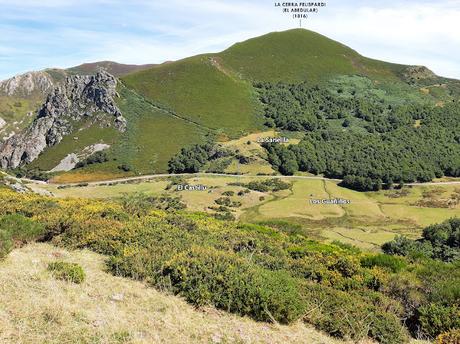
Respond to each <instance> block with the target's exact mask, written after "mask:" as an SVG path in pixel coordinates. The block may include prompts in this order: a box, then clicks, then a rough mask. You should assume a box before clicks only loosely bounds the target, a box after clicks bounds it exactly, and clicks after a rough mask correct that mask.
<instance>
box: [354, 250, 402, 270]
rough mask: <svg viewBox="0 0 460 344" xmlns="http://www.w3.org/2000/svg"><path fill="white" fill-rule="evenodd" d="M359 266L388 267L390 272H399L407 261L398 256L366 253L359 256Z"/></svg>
mask: <svg viewBox="0 0 460 344" xmlns="http://www.w3.org/2000/svg"><path fill="white" fill-rule="evenodd" d="M361 266H363V267H365V268H372V267H374V266H379V267H382V268H385V269H388V270H390V271H391V272H399V271H401V270H403V269H404V268H405V267H406V266H407V263H406V262H405V261H404V259H403V258H400V257H395V256H389V255H387V254H377V255H367V256H364V257H363V258H361Z"/></svg>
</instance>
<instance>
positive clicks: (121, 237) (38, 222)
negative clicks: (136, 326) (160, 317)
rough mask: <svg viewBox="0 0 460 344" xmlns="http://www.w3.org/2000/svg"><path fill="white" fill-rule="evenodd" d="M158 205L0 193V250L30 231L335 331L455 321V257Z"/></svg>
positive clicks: (212, 300) (398, 330)
mask: <svg viewBox="0 0 460 344" xmlns="http://www.w3.org/2000/svg"><path fill="white" fill-rule="evenodd" d="M165 202H167V200H165V199H163V200H160V202H159V201H158V200H157V199H152V198H147V197H144V196H142V195H138V196H136V197H130V198H128V199H126V198H125V199H123V200H121V201H117V202H115V201H113V202H108V201H104V202H103V201H88V200H79V199H67V200H58V199H52V198H45V197H42V196H38V195H30V194H26V195H19V194H16V193H13V192H10V191H6V190H5V191H1V198H0V209H1V210H0V214H1V231H0V233H1V247H2V248H4V249H3V251H2V254H3V255H5V254H6V253H7V252H8V251H9V250H10V249H11V248H12V247H13V246H14V245H21V244H22V243H25V242H28V241H30V240H41V241H49V240H50V241H52V242H53V243H55V244H57V245H62V246H65V247H67V248H89V249H92V250H94V251H95V252H98V253H102V254H104V255H106V256H107V257H108V258H107V267H108V269H109V271H111V272H112V273H113V274H115V275H120V276H125V277H131V278H134V279H139V280H144V281H147V282H148V283H149V284H150V285H152V286H153V287H155V288H158V289H161V290H167V291H171V292H173V293H175V294H178V295H181V296H183V297H184V298H185V299H186V300H187V301H188V302H190V303H192V304H194V305H209V304H210V305H214V306H215V307H217V308H220V309H223V310H226V311H228V312H232V313H235V314H239V315H246V316H249V317H251V318H253V319H256V320H259V321H267V322H272V321H276V322H280V323H293V322H296V321H299V320H301V321H305V322H307V323H310V324H313V325H314V326H315V327H316V328H318V329H320V330H323V331H325V332H327V333H329V334H331V335H333V336H336V337H340V338H349V339H353V340H358V339H361V338H366V337H370V338H373V339H375V340H376V341H378V342H381V343H404V342H405V341H407V339H408V333H411V334H412V335H414V336H420V337H426V338H434V337H436V336H438V335H439V334H441V333H443V332H448V331H449V330H451V329H454V328H458V327H459V326H460V324H459V323H458V319H460V317H458V316H457V315H458V312H459V294H458V285H460V283H459V282H460V276H459V271H460V270H459V262H458V261H456V262H453V263H443V262H437V263H434V261H432V260H429V259H407V258H403V257H395V256H389V255H384V254H381V255H375V254H367V253H363V252H360V251H359V250H357V249H355V248H353V247H348V246H344V245H341V244H339V243H337V244H321V243H318V242H315V241H311V240H309V239H308V238H306V237H304V236H302V235H299V234H288V233H289V230H287V231H284V230H277V229H275V228H271V227H266V226H259V225H248V224H237V223H234V222H226V221H219V220H216V219H213V218H211V217H209V216H207V215H204V214H200V213H186V212H183V211H175V210H174V209H178V208H180V207H176V206H175V205H174V204H172V205H171V206H168V205H167V204H165ZM172 202H173V203H174V200H172ZM160 206H161V208H162V209H169V210H167V211H165V210H158V207H160ZM433 281H436V283H433ZM408 285H409V286H411V288H410V291H411V293H410V294H409V295H407V294H406V291H407V290H408Z"/></svg>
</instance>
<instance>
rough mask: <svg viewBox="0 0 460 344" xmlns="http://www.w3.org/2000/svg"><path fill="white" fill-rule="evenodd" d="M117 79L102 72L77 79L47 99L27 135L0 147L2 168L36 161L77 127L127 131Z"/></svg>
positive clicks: (21, 134) (6, 142)
mask: <svg viewBox="0 0 460 344" xmlns="http://www.w3.org/2000/svg"><path fill="white" fill-rule="evenodd" d="M116 86H117V79H116V78H115V77H114V76H112V75H110V74H108V73H107V72H104V71H101V72H98V73H97V74H95V75H92V76H80V75H74V76H70V77H68V78H67V79H66V82H65V83H64V84H63V85H61V86H58V87H57V88H56V89H55V90H54V91H53V92H52V93H51V94H49V95H48V97H47V99H46V101H45V103H44V104H43V106H42V107H41V109H40V110H39V111H38V113H37V117H36V118H35V120H34V122H33V123H32V124H31V125H30V126H29V128H27V129H26V130H25V131H23V132H21V133H18V134H16V135H14V136H13V137H11V138H9V139H8V140H7V141H5V142H4V143H3V144H2V145H1V146H0V167H1V168H3V169H6V168H16V167H18V166H20V165H22V164H27V163H30V162H32V161H33V160H35V159H36V158H37V157H38V156H39V155H40V153H41V152H42V151H43V150H44V149H45V148H46V147H50V146H54V145H56V144H58V143H59V142H61V140H62V139H63V138H64V136H66V135H69V134H70V133H72V131H73V129H74V127H75V125H76V123H79V121H82V120H83V119H85V120H86V123H88V122H89V123H91V122H93V123H95V124H97V125H113V126H114V127H116V128H117V129H118V130H120V131H124V130H125V129H126V120H125V118H124V117H123V116H122V114H121V112H120V110H119V109H118V107H117V105H116V103H115V101H114V98H115V97H116Z"/></svg>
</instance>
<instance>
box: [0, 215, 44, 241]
mask: <svg viewBox="0 0 460 344" xmlns="http://www.w3.org/2000/svg"><path fill="white" fill-rule="evenodd" d="M0 230H3V231H6V232H8V233H10V235H11V237H12V238H13V239H14V240H15V241H19V242H21V243H28V242H31V241H34V240H37V239H38V238H40V237H41V236H42V235H44V233H45V228H44V227H43V225H41V224H39V223H37V222H36V221H33V220H31V219H29V218H27V217H25V216H22V215H19V214H13V215H5V216H2V217H0Z"/></svg>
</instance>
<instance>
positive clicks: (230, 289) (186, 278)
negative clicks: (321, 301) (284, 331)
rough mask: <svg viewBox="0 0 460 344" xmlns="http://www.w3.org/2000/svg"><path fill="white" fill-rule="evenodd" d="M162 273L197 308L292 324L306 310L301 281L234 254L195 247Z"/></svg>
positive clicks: (181, 255) (179, 256)
mask: <svg viewBox="0 0 460 344" xmlns="http://www.w3.org/2000/svg"><path fill="white" fill-rule="evenodd" d="M163 274H164V275H165V276H167V277H169V279H170V281H171V284H172V286H173V289H174V291H175V292H176V293H178V294H180V295H182V296H184V297H185V298H186V299H187V300H188V301H189V302H191V303H193V304H195V305H207V304H211V305H214V306H215V307H217V308H220V309H224V310H227V311H229V312H232V313H237V314H240V315H247V316H251V317H252V318H254V319H256V320H260V321H273V320H276V321H278V322H280V323H291V322H293V321H295V320H297V319H299V318H300V317H301V316H302V314H303V313H304V311H305V305H304V303H303V302H302V300H301V297H300V289H299V284H298V282H297V281H296V280H295V279H294V278H292V277H290V276H289V275H288V274H287V273H286V272H281V271H267V270H264V269H261V268H258V267H256V266H253V265H251V264H250V263H248V262H247V261H246V260H244V259H242V258H238V257H237V256H236V255H234V254H230V253H224V252H219V251H217V250H214V249H203V248H194V249H192V250H190V251H189V252H187V253H184V254H180V255H177V256H176V257H175V258H174V259H172V260H171V261H169V262H168V263H167V264H166V266H165V268H164V270H163Z"/></svg>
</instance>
